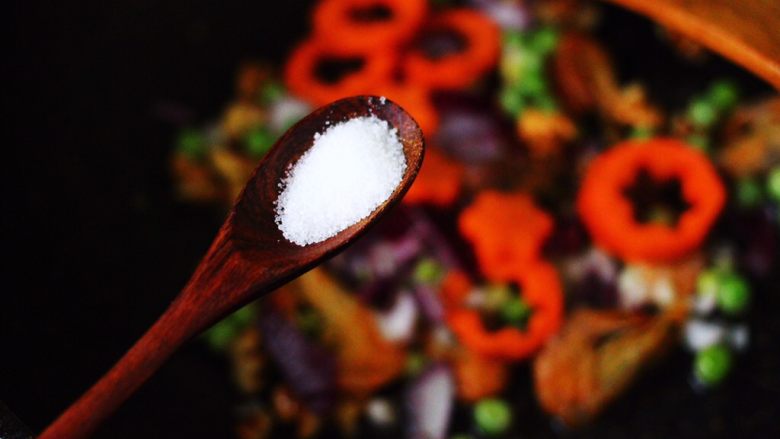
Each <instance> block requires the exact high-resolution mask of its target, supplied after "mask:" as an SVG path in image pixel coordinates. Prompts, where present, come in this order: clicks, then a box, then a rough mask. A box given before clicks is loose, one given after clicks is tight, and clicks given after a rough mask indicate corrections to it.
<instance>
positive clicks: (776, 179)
mask: <svg viewBox="0 0 780 439" xmlns="http://www.w3.org/2000/svg"><path fill="white" fill-rule="evenodd" d="M766 192H767V194H769V196H770V197H771V198H772V199H773V200H775V201H777V202H780V166H775V167H774V168H772V169H771V170H770V171H769V175H767V177H766Z"/></svg>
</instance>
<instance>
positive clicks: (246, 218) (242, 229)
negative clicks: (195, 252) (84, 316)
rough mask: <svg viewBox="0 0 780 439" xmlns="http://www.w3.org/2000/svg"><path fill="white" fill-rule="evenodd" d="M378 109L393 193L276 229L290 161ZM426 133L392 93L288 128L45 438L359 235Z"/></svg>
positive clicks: (85, 422) (96, 418) (71, 426)
mask: <svg viewBox="0 0 780 439" xmlns="http://www.w3.org/2000/svg"><path fill="white" fill-rule="evenodd" d="M372 114H373V115H375V116H376V117H378V118H380V119H382V120H385V121H387V122H388V123H389V124H390V125H391V126H392V127H395V128H397V129H398V135H399V137H400V140H401V143H402V144H403V148H404V155H405V156H406V164H407V167H406V172H405V173H404V176H403V179H402V181H401V183H400V184H399V185H398V187H396V189H395V191H394V192H393V194H392V195H391V196H390V198H389V199H388V200H387V201H385V202H384V203H383V204H382V205H381V206H379V207H378V208H377V209H376V210H374V212H373V213H371V214H370V215H369V216H368V217H367V218H365V219H363V220H361V221H359V222H358V223H356V224H354V225H352V226H350V227H349V228H347V229H346V230H344V231H342V232H340V233H339V234H337V235H336V236H334V237H332V238H329V239H326V240H325V241H322V242H320V243H317V244H312V245H308V246H306V247H300V246H298V245H296V244H293V243H291V242H289V241H287V240H286V239H285V238H284V237H283V236H282V234H281V232H280V231H279V229H278V227H277V225H276V223H275V222H274V218H275V208H274V201H275V200H276V198H277V195H278V191H279V187H278V184H279V182H280V180H281V179H282V178H283V177H284V176H285V173H286V171H287V169H288V166H289V165H291V164H294V163H296V162H297V161H298V159H299V158H300V157H301V155H302V154H303V153H305V152H306V151H307V150H308V149H309V148H310V147H311V146H312V142H313V139H314V134H315V133H318V132H322V131H323V130H324V129H325V128H326V127H327V125H328V124H333V123H338V122H342V121H345V120H348V119H351V118H354V117H359V116H368V115H372ZM424 149H425V148H424V144H423V135H422V132H421V131H420V128H419V127H418V126H417V123H416V122H415V121H414V120H413V119H412V118H411V116H409V114H408V113H406V111H404V110H403V109H401V108H400V107H399V106H398V105H396V104H394V103H393V102H390V101H389V100H387V101H386V100H384V99H382V100H380V98H376V97H370V96H358V97H353V98H348V99H344V100H340V101H337V102H334V103H332V104H330V105H327V106H325V107H322V108H320V109H318V110H316V111H314V112H313V113H312V114H310V115H309V116H307V117H306V118H305V119H303V120H302V121H300V122H298V123H297V124H296V125H295V126H294V127H292V128H290V130H288V131H287V133H285V134H284V136H282V137H281V138H280V139H279V140H278V141H277V142H276V144H275V145H274V147H273V148H272V149H271V151H270V152H268V154H267V155H266V156H265V158H264V159H263V161H262V162H261V163H260V165H259V166H258V167H257V169H255V172H254V174H253V175H252V177H251V178H250V179H249V182H248V183H247V184H246V187H245V188H244V190H243V192H242V193H241V195H240V196H239V197H238V200H237V201H236V204H235V206H234V207H233V210H232V211H231V212H230V214H229V216H228V218H227V220H226V221H225V224H224V225H223V226H222V228H221V229H220V231H219V232H218V233H217V237H216V238H215V239H214V243H213V244H212V245H211V248H210V249H209V251H208V252H207V253H206V256H205V257H204V258H203V260H202V261H201V263H200V265H198V267H197V269H196V270H195V273H194V274H193V275H192V278H191V279H190V281H189V282H188V283H187V285H186V286H185V287H184V289H183V290H182V291H181V293H179V296H178V297H177V298H176V299H175V300H174V301H173V303H171V305H170V307H168V309H167V310H166V311H165V313H163V315H162V316H161V317H160V318H159V319H158V320H157V322H156V323H155V324H154V325H152V327H151V328H150V329H149V330H148V331H147V332H146V334H144V335H143V336H142V337H141V339H140V340H138V342H136V344H135V345H134V346H133V347H132V348H130V350H129V351H128V352H127V353H126V354H125V355H124V357H122V359H121V360H119V362H118V363H117V364H116V365H115V366H114V367H113V368H112V369H111V370H110V371H108V373H106V374H105V375H104V376H103V377H102V378H101V379H100V380H99V381H98V382H97V383H96V384H95V385H94V386H92V388H91V389H89V390H88V391H87V392H86V393H85V394H84V395H83V396H82V397H81V398H79V400H77V401H76V402H75V403H74V404H73V405H72V406H70V407H69V408H68V409H67V410H66V411H65V412H64V413H63V414H62V415H61V416H60V417H59V418H58V419H57V420H55V421H54V423H52V424H51V425H50V426H49V427H48V428H47V429H46V430H45V431H44V432H43V433H42V434H41V435H40V439H76V438H83V437H87V436H88V435H89V434H90V433H91V432H92V431H94V430H95V428H97V426H98V425H99V424H100V423H101V421H103V419H105V418H106V417H107V416H109V415H110V414H111V413H112V412H113V411H114V410H116V409H117V408H118V407H119V406H120V405H121V404H122V402H124V400H125V399H127V398H128V397H129V396H130V395H131V394H132V393H133V392H134V391H135V390H136V389H137V388H138V387H139V386H140V385H141V384H142V383H143V382H144V381H146V379H148V378H149V377H150V376H151V375H152V374H153V373H154V372H155V371H156V370H157V369H158V368H159V367H160V365H162V363H163V362H164V361H165V360H166V359H167V358H168V357H169V356H170V355H171V354H172V353H173V351H175V350H176V348H178V347H179V346H180V345H181V344H182V343H184V342H185V341H187V340H188V339H190V338H191V337H193V336H194V335H196V334H198V333H200V332H201V331H203V330H204V329H206V328H207V327H209V326H210V325H212V324H213V323H215V322H216V321H218V320H219V319H220V318H222V317H224V316H226V315H227V314H229V313H230V312H232V311H234V310H236V309H237V308H239V307H241V306H242V305H244V304H246V303H247V302H249V301H251V300H252V299H255V298H257V297H258V296H261V295H263V294H267V293H269V292H271V291H273V290H274V289H276V288H277V287H279V286H280V285H282V284H284V283H286V282H289V281H290V280H292V279H294V278H295V277H297V276H299V275H301V274H303V273H304V272H306V271H307V270H309V269H310V268H312V267H314V266H315V265H317V264H319V263H321V262H323V261H324V260H326V259H327V258H329V257H331V256H333V255H334V254H336V253H337V252H338V251H340V250H342V249H344V248H345V247H346V246H347V245H349V244H350V243H352V242H353V241H355V239H357V238H358V236H359V235H361V234H362V233H363V232H364V231H365V230H366V228H367V227H368V226H369V225H371V224H372V223H374V222H375V221H376V220H377V219H378V218H379V217H380V216H381V215H382V214H383V213H385V212H386V211H387V210H388V209H389V208H390V207H391V206H393V205H394V204H396V203H397V202H398V201H399V200H400V199H401V198H402V197H403V195H404V194H405V193H406V190H407V189H408V188H409V187H410V186H411V183H412V181H413V180H414V178H415V177H416V175H417V171H418V170H419V169H420V165H421V164H422V159H423V154H424Z"/></svg>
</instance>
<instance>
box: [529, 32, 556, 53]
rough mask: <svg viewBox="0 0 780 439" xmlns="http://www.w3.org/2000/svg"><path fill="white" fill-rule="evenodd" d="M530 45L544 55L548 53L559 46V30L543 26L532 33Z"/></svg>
mask: <svg viewBox="0 0 780 439" xmlns="http://www.w3.org/2000/svg"><path fill="white" fill-rule="evenodd" d="M529 46H530V47H531V49H532V50H534V51H536V52H537V53H540V54H542V55H547V54H549V53H551V52H553V51H554V50H555V48H556V47H557V46H558V31H557V30H555V29H554V28H552V27H549V26H546V27H543V28H541V29H539V30H537V31H536V32H534V33H533V34H532V35H531V41H530V42H529Z"/></svg>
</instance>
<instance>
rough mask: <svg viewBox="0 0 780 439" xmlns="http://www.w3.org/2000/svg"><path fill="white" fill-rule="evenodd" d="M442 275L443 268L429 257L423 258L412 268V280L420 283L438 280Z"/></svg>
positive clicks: (430, 282)
mask: <svg viewBox="0 0 780 439" xmlns="http://www.w3.org/2000/svg"><path fill="white" fill-rule="evenodd" d="M443 275H444V268H443V267H442V266H441V264H439V263H438V262H436V261H435V260H434V259H431V258H424V259H422V260H421V261H420V262H418V263H417V266H416V267H415V268H414V275H413V277H414V280H415V281H417V282H419V283H422V284H433V283H436V282H438V281H439V280H440V279H441V278H442V276H443Z"/></svg>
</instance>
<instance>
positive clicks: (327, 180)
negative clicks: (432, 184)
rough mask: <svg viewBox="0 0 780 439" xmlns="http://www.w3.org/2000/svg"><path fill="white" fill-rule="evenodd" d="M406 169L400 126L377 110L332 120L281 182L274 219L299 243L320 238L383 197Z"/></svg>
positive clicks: (367, 212) (347, 223)
mask: <svg viewBox="0 0 780 439" xmlns="http://www.w3.org/2000/svg"><path fill="white" fill-rule="evenodd" d="M405 170H406V158H405V157H404V152H403V145H401V142H400V140H399V138H398V130H397V129H395V128H391V127H390V125H389V124H388V123H387V122H386V121H383V120H381V119H379V118H377V117H376V116H368V117H357V118H354V119H350V120H347V121H345V122H341V123H338V124H335V125H331V126H329V127H328V128H327V130H325V132H323V133H318V134H316V135H315V136H314V143H313V145H312V147H311V148H310V149H309V150H308V151H307V152H306V153H305V154H304V155H303V156H302V157H301V158H300V159H299V160H298V162H297V163H295V165H293V166H292V168H291V169H290V170H289V171H288V173H287V176H286V177H285V178H284V180H283V181H282V182H281V183H280V187H281V189H282V190H281V193H280V194H279V198H278V200H277V204H276V224H277V225H278V226H279V230H281V232H282V235H283V236H284V237H285V238H286V239H288V240H289V241H291V242H293V243H295V244H298V245H302V246H303V245H307V244H313V243H317V242H320V241H324V240H326V239H328V238H330V237H333V236H335V235H336V234H337V233H339V232H341V231H342V230H344V229H346V228H347V227H349V226H351V225H353V224H355V223H357V222H358V221H360V220H362V219H364V218H366V217H367V216H368V215H370V214H371V212H373V211H374V210H375V209H376V208H377V207H379V206H380V205H381V204H382V203H384V202H385V201H387V199H388V198H390V195H392V193H393V191H394V190H395V188H396V186H398V184H399V183H400V182H401V179H402V178H403V175H404V171H405Z"/></svg>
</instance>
